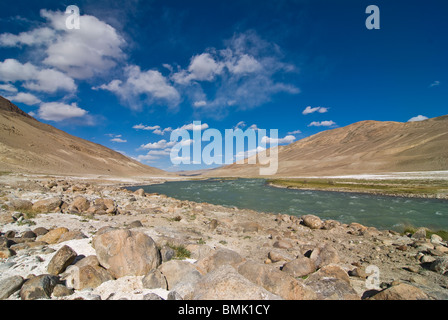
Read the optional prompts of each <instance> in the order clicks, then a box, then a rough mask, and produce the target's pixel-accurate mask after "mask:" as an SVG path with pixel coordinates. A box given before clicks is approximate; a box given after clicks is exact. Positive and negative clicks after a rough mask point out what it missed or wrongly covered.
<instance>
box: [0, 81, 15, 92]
mask: <svg viewBox="0 0 448 320" xmlns="http://www.w3.org/2000/svg"><path fill="white" fill-rule="evenodd" d="M0 91H6V92H17V91H18V90H17V88H16V87H14V86H13V85H12V84H10V83H7V84H0Z"/></svg>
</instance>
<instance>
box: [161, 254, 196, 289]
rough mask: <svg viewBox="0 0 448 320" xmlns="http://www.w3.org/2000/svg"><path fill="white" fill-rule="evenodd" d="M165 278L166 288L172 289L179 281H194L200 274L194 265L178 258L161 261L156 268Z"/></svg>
mask: <svg viewBox="0 0 448 320" xmlns="http://www.w3.org/2000/svg"><path fill="white" fill-rule="evenodd" d="M158 270H159V271H160V272H161V273H162V274H163V276H164V277H165V278H166V282H167V284H168V290H173V289H174V288H175V287H176V285H177V284H179V283H180V282H189V283H195V282H197V281H198V280H199V279H200V278H201V274H200V273H199V271H198V269H197V268H196V266H195V265H193V264H191V263H189V262H187V261H180V260H171V261H168V262H165V263H162V264H161V265H160V267H159V269H158Z"/></svg>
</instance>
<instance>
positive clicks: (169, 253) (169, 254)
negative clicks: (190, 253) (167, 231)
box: [160, 246, 188, 262]
mask: <svg viewBox="0 0 448 320" xmlns="http://www.w3.org/2000/svg"><path fill="white" fill-rule="evenodd" d="M187 250H188V249H187ZM175 255H176V251H174V249H173V248H171V247H169V246H163V248H162V249H160V256H161V258H162V262H167V261H170V260H171V259H173V258H174V256H175Z"/></svg>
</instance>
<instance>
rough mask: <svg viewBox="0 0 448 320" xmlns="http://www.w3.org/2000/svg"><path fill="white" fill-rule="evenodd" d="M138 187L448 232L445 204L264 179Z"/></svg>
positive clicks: (199, 199)
mask: <svg viewBox="0 0 448 320" xmlns="http://www.w3.org/2000/svg"><path fill="white" fill-rule="evenodd" d="M138 188H141V187H133V188H130V189H131V190H136V189H138ZM142 188H143V189H144V190H145V191H146V192H149V193H160V194H165V195H167V196H169V197H173V198H176V199H180V200H190V201H195V202H208V203H212V204H217V205H222V206H227V207H238V208H245V209H253V210H257V211H262V212H271V213H283V214H284V213H286V214H290V215H295V216H301V215H304V214H314V215H317V216H319V217H320V218H322V219H334V220H338V221H340V222H342V223H351V222H358V223H361V224H363V225H366V226H373V227H377V228H379V229H393V230H397V231H402V230H403V229H404V227H406V226H414V227H427V228H430V229H433V230H448V201H447V200H437V199H417V198H403V197H389V196H377V195H370V194H361V193H346V192H328V191H307V190H294V189H284V188H276V187H271V186H268V185H267V184H266V180H263V179H236V180H221V179H210V180H200V181H198V180H197V181H170V182H165V183H163V184H155V185H149V186H144V187H142Z"/></svg>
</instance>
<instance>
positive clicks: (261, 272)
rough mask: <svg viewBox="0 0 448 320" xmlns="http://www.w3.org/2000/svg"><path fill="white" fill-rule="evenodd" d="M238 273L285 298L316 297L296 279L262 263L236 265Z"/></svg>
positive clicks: (307, 298) (250, 262)
mask: <svg viewBox="0 0 448 320" xmlns="http://www.w3.org/2000/svg"><path fill="white" fill-rule="evenodd" d="M238 273H239V274H241V275H242V276H244V277H245V278H247V279H249V280H250V281H251V282H253V283H254V284H256V285H259V286H261V287H263V288H264V289H266V290H267V291H269V292H272V293H274V294H276V295H278V296H280V297H282V298H283V299H286V300H312V299H315V298H316V294H315V293H314V292H313V291H312V290H310V289H309V288H307V287H306V286H305V285H303V283H301V282H299V281H298V280H297V279H295V278H293V277H291V276H288V275H285V274H284V273H283V272H281V271H279V270H277V269H273V268H271V267H269V266H266V265H263V264H259V263H256V262H253V261H247V262H245V263H243V264H242V265H240V266H239V267H238Z"/></svg>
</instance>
